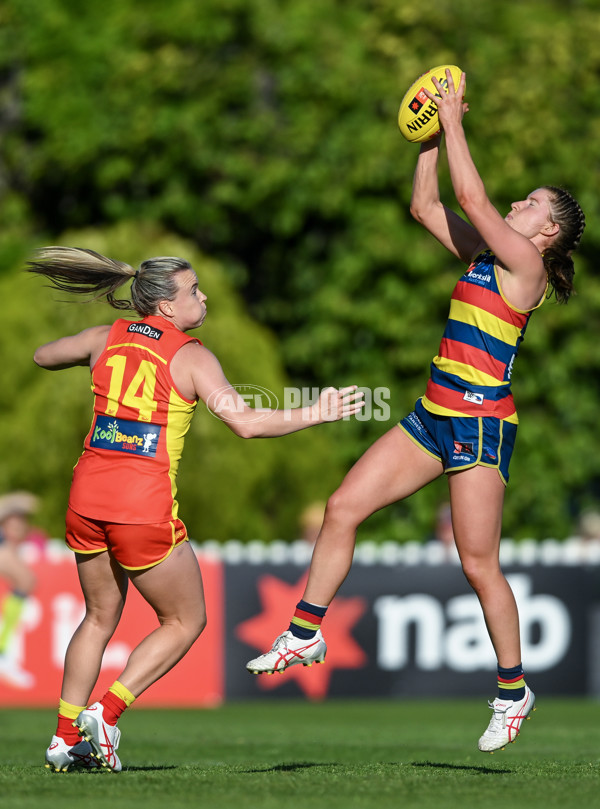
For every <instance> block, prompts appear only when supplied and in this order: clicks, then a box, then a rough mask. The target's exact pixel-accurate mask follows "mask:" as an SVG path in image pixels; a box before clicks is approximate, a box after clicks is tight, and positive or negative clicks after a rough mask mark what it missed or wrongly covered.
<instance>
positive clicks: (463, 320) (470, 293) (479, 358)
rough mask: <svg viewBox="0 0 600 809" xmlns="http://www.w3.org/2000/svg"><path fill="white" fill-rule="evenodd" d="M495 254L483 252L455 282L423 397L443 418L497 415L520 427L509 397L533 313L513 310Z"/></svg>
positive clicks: (429, 407)
mask: <svg viewBox="0 0 600 809" xmlns="http://www.w3.org/2000/svg"><path fill="white" fill-rule="evenodd" d="M497 272H498V271H497V268H496V265H495V256H494V254H493V253H492V252H491V251H490V250H485V251H484V252H482V253H480V254H479V255H478V256H477V257H476V258H475V260H474V261H473V262H472V264H471V266H470V267H469V269H468V270H467V272H466V273H465V274H464V275H463V276H462V278H461V279H460V280H459V281H458V283H457V284H456V287H455V289H454V292H453V293H452V298H451V301H450V314H449V316H448V322H447V323H446V328H445V331H444V334H443V337H442V342H441V344H440V347H439V351H438V354H437V356H436V357H434V359H433V361H432V363H431V376H430V379H429V382H428V384H427V390H426V393H425V396H424V397H423V400H422V401H423V406H424V407H425V408H426V409H427V410H428V411H429V412H430V413H434V414H437V415H441V416H494V417H495V418H498V419H502V420H505V421H509V422H512V423H514V424H517V423H518V417H517V413H516V409H515V403H514V400H513V396H512V393H511V388H510V385H511V375H512V370H513V363H514V361H515V357H516V356H517V352H518V350H519V346H520V344H521V342H522V340H523V336H524V334H525V330H526V328H527V324H528V323H529V318H530V317H531V313H532V311H534V309H537V308H538V306H541V304H542V303H543V301H544V297H542V299H541V300H540V302H539V303H538V305H537V306H535V307H534V309H530V310H522V309H517V308H516V307H514V306H511V304H510V303H508V301H507V300H506V298H505V297H504V295H503V294H502V289H501V288H500V284H499V282H498V274H497Z"/></svg>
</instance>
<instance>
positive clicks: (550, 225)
mask: <svg viewBox="0 0 600 809" xmlns="http://www.w3.org/2000/svg"><path fill="white" fill-rule="evenodd" d="M559 231H560V225H559V224H558V222H550V221H548V222H546V224H545V225H544V227H543V228H542V233H543V235H544V236H558V233H559Z"/></svg>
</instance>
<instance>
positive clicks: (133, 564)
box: [65, 507, 188, 570]
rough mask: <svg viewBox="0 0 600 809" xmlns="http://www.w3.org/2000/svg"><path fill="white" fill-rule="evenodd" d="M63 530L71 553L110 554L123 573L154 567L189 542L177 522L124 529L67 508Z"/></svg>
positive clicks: (121, 525) (183, 529)
mask: <svg viewBox="0 0 600 809" xmlns="http://www.w3.org/2000/svg"><path fill="white" fill-rule="evenodd" d="M66 527H67V531H66V535H65V536H66V542H67V545H68V546H69V548H70V549H71V550H72V551H75V553H90V554H91V553H101V552H102V551H107V550H110V552H111V553H112V555H113V556H114V557H115V559H116V560H117V562H118V563H119V564H120V565H121V567H124V568H125V569H126V570H143V569H144V568H147V567H154V565H157V564H158V563H159V562H162V561H163V559H166V558H167V556H168V555H169V554H170V553H171V551H172V550H173V548H176V547H177V546H178V545H181V543H182V542H185V541H186V540H187V539H188V535H187V530H186V527H185V525H184V524H183V523H182V522H181V520H179V519H176V520H168V521H167V522H154V523H145V524H143V525H124V524H123V523H114V522H105V521H104V520H92V519H90V518H89V517H82V516H81V514H77V512H75V511H73V509H72V508H70V507H69V508H68V509H67V516H66Z"/></svg>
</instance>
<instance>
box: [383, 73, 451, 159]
mask: <svg viewBox="0 0 600 809" xmlns="http://www.w3.org/2000/svg"><path fill="white" fill-rule="evenodd" d="M446 68H448V69H449V70H450V73H451V75H452V79H453V81H454V87H455V88H457V87H458V85H459V82H460V77H461V75H462V70H461V69H460V68H459V67H456V65H439V66H438V67H432V68H431V70H428V71H427V73H423V75H422V76H419V78H418V79H417V80H416V81H415V82H414V83H413V84H411V86H410V87H409V88H408V90H407V91H406V94H405V96H404V98H403V99H402V103H401V104H400V110H399V111H398V126H399V127H400V132H401V133H402V134H403V135H404V137H405V138H406V140H407V141H410V143H423V142H424V141H426V140H430V139H431V138H434V137H435V136H436V135H438V134H439V133H440V131H441V128H440V119H439V116H438V111H437V106H436V104H434V102H433V101H431V100H430V99H429V98H427V96H426V95H425V93H424V92H423V88H424V87H426V88H427V89H428V90H429V91H430V92H431V93H434V95H437V96H438V97H439V93H438V91H437V88H436V86H435V85H434V83H433V81H432V79H433V77H434V76H435V78H436V79H437V80H438V81H439V83H440V84H441V85H442V87H443V88H444V90H447V88H448V79H447V78H446Z"/></svg>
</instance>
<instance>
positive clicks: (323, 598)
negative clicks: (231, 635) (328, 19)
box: [247, 71, 585, 752]
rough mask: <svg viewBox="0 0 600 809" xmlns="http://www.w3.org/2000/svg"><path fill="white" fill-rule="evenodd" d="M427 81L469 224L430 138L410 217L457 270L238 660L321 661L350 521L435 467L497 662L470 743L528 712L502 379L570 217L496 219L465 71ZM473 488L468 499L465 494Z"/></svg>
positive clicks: (575, 226)
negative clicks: (506, 558) (306, 550)
mask: <svg viewBox="0 0 600 809" xmlns="http://www.w3.org/2000/svg"><path fill="white" fill-rule="evenodd" d="M447 79H448V87H447V90H444V89H443V88H442V86H441V85H440V84H439V83H437V82H436V87H437V91H438V93H439V97H438V96H436V95H434V94H432V93H428V95H429V97H430V98H431V100H432V101H435V103H436V104H437V105H438V112H439V117H440V122H441V126H442V130H443V133H444V137H445V142H446V151H447V155H448V164H449V169H450V176H451V180H452V185H453V188H454V193H455V196H456V200H457V202H458V204H459V205H460V207H461V208H462V210H463V211H464V213H465V214H466V216H467V217H468V220H469V221H466V220H465V219H463V218H462V217H461V216H459V215H458V214H457V213H455V212H453V211H452V210H450V209H449V208H447V207H446V206H445V205H443V204H442V202H441V201H440V195H439V185H438V158H439V152H440V146H441V140H442V139H441V136H440V135H438V136H437V137H435V138H434V139H432V140H430V141H428V142H426V143H425V144H423V145H422V147H421V150H420V153H419V157H418V161H417V167H416V172H415V175H414V184H413V195H412V202H411V213H412V215H413V217H414V218H415V219H416V220H417V221H418V222H420V223H421V224H422V225H423V226H424V227H425V228H426V229H427V230H428V231H430V233H432V234H433V236H435V238H436V239H438V241H440V242H441V244H442V245H444V247H446V248H447V249H448V250H449V251H450V252H451V253H452V254H453V255H454V256H456V258H458V259H460V261H462V262H463V263H464V264H466V265H467V271H466V272H465V274H464V275H463V276H462V278H461V279H460V280H459V281H458V283H457V285H456V287H455V289H454V292H453V294H452V298H451V302H450V315H449V318H448V322H447V324H446V328H445V331H444V334H443V337H442V341H441V345H440V348H439V350H438V354H437V356H436V357H435V358H434V360H433V362H432V364H431V376H430V379H429V382H428V384H427V388H426V391H425V395H424V396H423V397H422V398H421V399H419V401H418V402H417V403H416V406H415V410H414V411H413V412H412V413H411V414H410V415H408V416H407V417H406V418H405V419H403V420H402V421H401V422H400V424H399V425H396V426H395V427H393V428H392V429H391V430H389V431H388V432H387V433H385V434H384V435H383V436H382V437H381V438H379V439H378V440H377V441H376V442H375V443H374V444H373V445H372V446H371V447H370V448H369V449H368V450H367V451H366V452H365V454H364V455H363V456H362V457H361V458H360V459H359V460H358V461H357V463H356V464H355V465H354V466H353V468H352V469H351V470H350V471H349V473H348V474H347V476H346V478H345V479H344V481H343V482H342V484H341V486H340V487H339V489H338V490H337V491H336V492H335V493H334V494H333V495H332V496H331V497H330V499H329V501H328V503H327V508H326V511H325V517H324V521H323V525H322V528H321V531H320V534H319V536H318V539H317V541H316V544H315V548H314V553H313V557H312V562H311V567H310V574H309V578H308V582H307V585H306V589H305V591H304V594H303V597H302V600H301V601H300V603H299V604H298V606H297V608H296V612H295V614H294V616H293V617H292V620H291V624H290V627H289V629H288V630H286V631H285V632H284V633H283V634H282V635H280V636H279V637H278V638H277V639H276V641H275V643H274V645H273V648H272V649H271V651H269V652H267V653H266V654H263V655H260V656H259V657H257V658H256V659H255V660H251V661H250V662H249V663H248V664H247V669H248V670H249V671H251V672H253V673H261V672H272V671H280V670H282V669H284V668H287V667H288V666H290V665H294V664H297V663H303V664H304V665H309V664H310V663H312V662H323V660H324V657H325V653H326V649H327V647H326V645H325V642H324V640H323V636H322V634H321V629H320V625H321V622H322V621H323V618H324V616H325V612H326V609H327V607H328V605H329V604H330V602H331V600H332V599H333V597H334V596H335V594H336V592H337V590H338V588H339V587H340V585H341V584H342V582H343V581H344V579H345V578H346V575H347V574H348V571H349V569H350V566H351V564H352V556H353V551H354V544H355V536H356V529H357V527H358V526H359V525H360V524H361V523H362V522H363V521H364V520H365V519H366V518H367V517H369V516H370V515H371V514H373V513H374V512H375V511H377V510H379V509H381V508H384V507H385V506H387V505H389V504H391V503H394V502H397V501H399V500H402V499H404V498H406V497H409V496H410V495H411V494H413V493H414V492H416V491H418V490H419V489H421V488H422V487H423V486H425V485H427V484H428V483H430V482H431V481H433V480H434V479H436V478H438V477H440V476H441V475H443V474H445V475H446V476H447V480H448V487H449V496H450V504H451V512H452V526H453V531H454V537H455V542H456V547H457V550H458V553H459V556H460V560H461V564H462V568H463V571H464V574H465V576H466V578H467V581H468V582H469V584H470V585H471V587H472V588H473V590H474V591H475V593H476V594H477V597H478V599H479V602H480V604H481V607H482V610H483V615H484V618H485V623H486V626H487V629H488V632H489V635H490V639H491V642H492V645H493V647H494V650H495V653H496V657H497V660H498V696H497V697H496V698H495V699H494V701H493V702H490V703H489V704H490V708H491V709H492V718H491V721H490V723H489V726H488V728H487V729H486V730H485V732H484V733H483V735H482V736H481V738H480V739H479V749H480V750H482V751H487V752H493V751H494V750H497V749H501V748H503V747H504V746H505V745H506V744H507V743H508V742H512V741H514V740H515V738H516V736H517V735H518V733H519V730H520V728H521V724H522V722H523V720H524V719H526V718H527V717H528V716H529V714H530V713H531V711H532V710H533V709H534V706H535V698H534V695H533V692H532V691H531V689H530V688H529V686H528V685H527V684H526V683H525V679H524V674H523V668H522V663H521V648H520V634H519V616H518V611H517V606H516V603H515V599H514V596H513V593H512V590H511V588H510V586H509V584H508V582H507V580H506V578H505V577H504V575H503V573H502V570H501V568H500V560H499V550H500V537H501V530H502V529H501V525H502V508H503V501H504V490H505V486H506V483H507V481H508V465H509V461H510V457H511V453H512V449H513V445H514V440H515V434H516V429H517V414H516V411H515V405H514V402H513V398H512V394H511V390H510V380H511V374H512V370H513V363H514V359H515V357H516V355H517V351H518V348H519V344H520V342H521V340H522V339H523V334H524V332H525V329H526V328H527V325H528V322H529V318H530V316H531V313H532V312H533V310H535V309H537V308H538V307H539V306H540V305H541V304H542V302H543V301H544V300H545V299H546V298H547V297H548V295H549V294H551V293H554V294H555V295H556V298H557V300H558V301H560V302H566V301H567V300H568V298H569V295H570V294H571V292H572V290H573V262H572V259H571V254H572V252H573V251H574V250H575V249H576V247H577V246H578V244H579V241H580V238H581V235H582V233H583V229H584V224H585V220H584V215H583V212H582V211H581V208H580V207H579V205H578V204H577V202H576V201H575V200H574V199H573V197H572V196H571V194H569V193H568V192H567V191H565V190H563V189H559V188H556V187H553V186H544V187H541V188H537V189H535V190H534V191H533V192H532V193H530V194H529V195H528V196H527V198H526V199H523V200H520V201H518V202H514V203H512V205H511V209H510V212H509V213H508V215H507V216H505V217H503V216H502V215H501V214H500V213H499V212H498V211H497V210H496V208H495V207H494V206H493V205H492V203H491V202H490V200H489V199H488V197H487V194H486V191H485V188H484V185H483V182H482V180H481V178H480V176H479V174H478V172H477V169H476V168H475V165H474V163H473V160H472V158H471V154H470V152H469V148H468V145H467V140H466V137H465V132H464V129H463V123H462V121H463V115H464V113H465V112H466V111H467V105H466V103H464V102H463V95H464V88H465V76H464V74H462V76H461V80H460V83H459V85H458V87H455V85H454V82H453V79H452V76H451V75H450V72H449V71H447ZM473 492H476V493H477V495H476V496H474V495H473Z"/></svg>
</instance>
